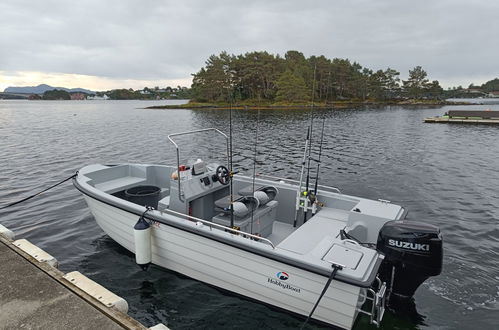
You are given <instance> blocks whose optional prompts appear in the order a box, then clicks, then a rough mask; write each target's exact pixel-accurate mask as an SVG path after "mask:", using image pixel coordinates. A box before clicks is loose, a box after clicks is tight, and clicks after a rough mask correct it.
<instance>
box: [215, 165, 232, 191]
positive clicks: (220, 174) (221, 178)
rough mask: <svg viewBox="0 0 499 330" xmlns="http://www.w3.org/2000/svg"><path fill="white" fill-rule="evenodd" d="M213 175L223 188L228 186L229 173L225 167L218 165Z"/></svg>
mask: <svg viewBox="0 0 499 330" xmlns="http://www.w3.org/2000/svg"><path fill="white" fill-rule="evenodd" d="M215 175H216V176H217V179H218V182H220V183H221V184H223V185H224V186H225V185H228V184H229V182H230V172H229V170H228V169H227V167H225V166H223V165H220V166H219V167H217V169H216V170H215Z"/></svg>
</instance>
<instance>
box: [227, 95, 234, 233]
mask: <svg viewBox="0 0 499 330" xmlns="http://www.w3.org/2000/svg"><path fill="white" fill-rule="evenodd" d="M229 102H230V107H229V155H228V157H229V173H230V186H229V194H230V227H231V228H232V229H234V186H233V184H232V181H233V180H232V178H233V175H234V173H233V172H232V98H231V97H230V94H229Z"/></svg>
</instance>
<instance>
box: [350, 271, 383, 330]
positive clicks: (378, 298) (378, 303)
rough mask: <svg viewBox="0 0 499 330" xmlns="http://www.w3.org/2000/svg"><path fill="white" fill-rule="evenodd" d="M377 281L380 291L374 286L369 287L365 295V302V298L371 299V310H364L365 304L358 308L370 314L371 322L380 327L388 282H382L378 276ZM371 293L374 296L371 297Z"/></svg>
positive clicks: (361, 311)
mask: <svg viewBox="0 0 499 330" xmlns="http://www.w3.org/2000/svg"><path fill="white" fill-rule="evenodd" d="M376 282H377V283H378V291H377V292H376V291H375V290H374V289H373V288H369V289H367V291H366V296H365V297H364V298H365V299H364V302H365V300H369V301H371V309H370V311H366V310H363V309H362V307H363V306H361V307H360V309H357V310H358V311H359V312H360V313H363V314H366V315H368V316H369V322H370V323H371V324H374V325H376V327H377V328H379V326H380V324H381V321H382V320H383V316H384V314H385V299H386V284H385V283H384V282H382V281H381V280H380V279H379V277H377V276H376ZM369 293H370V294H371V295H372V297H369Z"/></svg>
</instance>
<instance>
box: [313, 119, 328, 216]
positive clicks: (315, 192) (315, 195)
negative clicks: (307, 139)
mask: <svg viewBox="0 0 499 330" xmlns="http://www.w3.org/2000/svg"><path fill="white" fill-rule="evenodd" d="M325 124H326V117H323V118H322V129H321V143H320V144H319V157H318V159H317V173H316V174H315V186H314V193H313V195H312V196H310V198H313V201H312V202H313V207H312V215H314V214H315V213H317V206H316V205H317V188H318V185H319V172H320V168H321V156H322V144H323V142H324V126H325Z"/></svg>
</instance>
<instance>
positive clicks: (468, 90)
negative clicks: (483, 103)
mask: <svg viewBox="0 0 499 330" xmlns="http://www.w3.org/2000/svg"><path fill="white" fill-rule="evenodd" d="M463 92H465V93H470V94H482V93H483V92H482V91H481V90H480V89H478V88H468V89H465V90H463Z"/></svg>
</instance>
